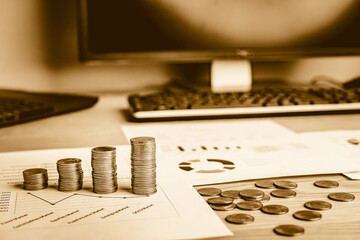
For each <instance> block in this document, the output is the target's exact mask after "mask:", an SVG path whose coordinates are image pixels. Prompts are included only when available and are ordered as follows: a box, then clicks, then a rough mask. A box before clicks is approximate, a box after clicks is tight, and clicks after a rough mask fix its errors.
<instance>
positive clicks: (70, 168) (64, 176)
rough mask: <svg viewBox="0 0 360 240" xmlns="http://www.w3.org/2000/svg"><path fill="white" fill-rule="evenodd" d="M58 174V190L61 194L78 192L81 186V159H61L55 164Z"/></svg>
mask: <svg viewBox="0 0 360 240" xmlns="http://www.w3.org/2000/svg"><path fill="white" fill-rule="evenodd" d="M56 166H57V171H58V173H59V182H58V183H59V186H58V190H59V191H63V192H67V191H69V192H71V191H79V190H81V189H82V184H83V175H84V174H83V171H82V169H81V159H78V158H63V159H60V160H58V161H57V162H56Z"/></svg>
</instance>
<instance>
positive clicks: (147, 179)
mask: <svg viewBox="0 0 360 240" xmlns="http://www.w3.org/2000/svg"><path fill="white" fill-rule="evenodd" d="M130 145H131V187H132V192H133V193H134V194H137V195H149V194H154V193H156V191H157V188H156V144H155V138H153V137H134V138H131V139H130Z"/></svg>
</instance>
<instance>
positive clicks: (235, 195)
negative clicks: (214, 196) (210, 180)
mask: <svg viewBox="0 0 360 240" xmlns="http://www.w3.org/2000/svg"><path fill="white" fill-rule="evenodd" d="M239 193H240V191H238V190H226V191H222V192H221V193H220V195H221V196H222V197H228V198H233V199H238V198H240V196H239Z"/></svg>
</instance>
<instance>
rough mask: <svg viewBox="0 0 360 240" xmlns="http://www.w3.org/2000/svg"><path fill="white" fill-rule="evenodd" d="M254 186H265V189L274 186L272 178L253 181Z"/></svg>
mask: <svg viewBox="0 0 360 240" xmlns="http://www.w3.org/2000/svg"><path fill="white" fill-rule="evenodd" d="M255 186H256V187H259V188H266V189H271V188H275V185H274V181H273V180H260V181H257V182H256V183H255Z"/></svg>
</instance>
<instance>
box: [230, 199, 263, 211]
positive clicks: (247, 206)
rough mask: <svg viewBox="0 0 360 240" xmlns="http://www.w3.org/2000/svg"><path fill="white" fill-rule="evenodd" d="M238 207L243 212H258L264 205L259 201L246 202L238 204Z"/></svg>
mask: <svg viewBox="0 0 360 240" xmlns="http://www.w3.org/2000/svg"><path fill="white" fill-rule="evenodd" d="M236 206H237V207H238V208H240V209H242V210H248V211H256V210H259V209H260V208H261V207H262V206H263V204H262V203H261V202H258V201H245V202H239V203H237V204H236Z"/></svg>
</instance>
